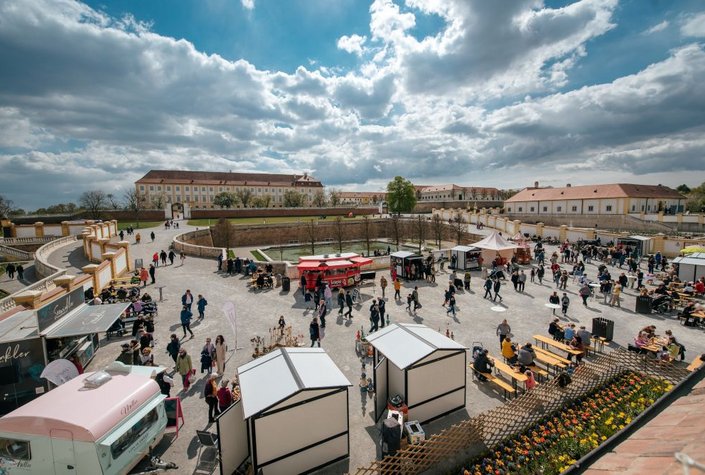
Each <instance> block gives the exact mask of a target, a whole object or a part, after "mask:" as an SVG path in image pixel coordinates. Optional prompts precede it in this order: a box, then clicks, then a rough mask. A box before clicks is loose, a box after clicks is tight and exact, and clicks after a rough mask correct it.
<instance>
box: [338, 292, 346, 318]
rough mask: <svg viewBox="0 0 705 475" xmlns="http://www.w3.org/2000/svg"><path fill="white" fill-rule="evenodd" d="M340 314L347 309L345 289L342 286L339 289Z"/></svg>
mask: <svg viewBox="0 0 705 475" xmlns="http://www.w3.org/2000/svg"><path fill="white" fill-rule="evenodd" d="M338 307H340V308H339V309H338V315H342V314H343V312H344V311H345V290H343V288H342V287H341V288H340V289H338Z"/></svg>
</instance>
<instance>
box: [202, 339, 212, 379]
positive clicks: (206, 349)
mask: <svg viewBox="0 0 705 475" xmlns="http://www.w3.org/2000/svg"><path fill="white" fill-rule="evenodd" d="M214 356H215V345H213V343H212V342H211V339H210V338H206V343H205V344H204V345H203V348H201V374H203V373H204V372H208V374H211V371H212V370H213V357H214Z"/></svg>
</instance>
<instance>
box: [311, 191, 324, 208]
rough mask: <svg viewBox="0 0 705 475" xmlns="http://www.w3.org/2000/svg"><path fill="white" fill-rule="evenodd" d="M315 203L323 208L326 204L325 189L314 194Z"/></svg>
mask: <svg viewBox="0 0 705 475" xmlns="http://www.w3.org/2000/svg"><path fill="white" fill-rule="evenodd" d="M313 205H314V206H316V207H317V208H323V207H324V206H325V205H326V194H325V193H324V192H323V190H318V191H317V192H316V194H315V195H313Z"/></svg>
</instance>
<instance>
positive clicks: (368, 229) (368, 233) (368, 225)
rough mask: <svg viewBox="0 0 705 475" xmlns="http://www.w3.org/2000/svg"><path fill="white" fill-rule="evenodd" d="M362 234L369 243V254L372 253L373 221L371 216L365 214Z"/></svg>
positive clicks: (366, 242)
mask: <svg viewBox="0 0 705 475" xmlns="http://www.w3.org/2000/svg"><path fill="white" fill-rule="evenodd" d="M362 236H363V237H364V239H365V244H367V255H368V256H369V255H370V239H371V237H372V222H370V217H369V216H367V215H365V216H363V217H362Z"/></svg>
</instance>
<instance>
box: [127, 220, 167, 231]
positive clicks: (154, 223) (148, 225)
mask: <svg viewBox="0 0 705 475" xmlns="http://www.w3.org/2000/svg"><path fill="white" fill-rule="evenodd" d="M164 221H166V220H164ZM164 221H140V222H139V223H137V222H136V221H118V231H120V230H125V229H127V227H128V226H132V227H133V228H135V229H145V228H156V227H157V226H161V225H163V224H164Z"/></svg>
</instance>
